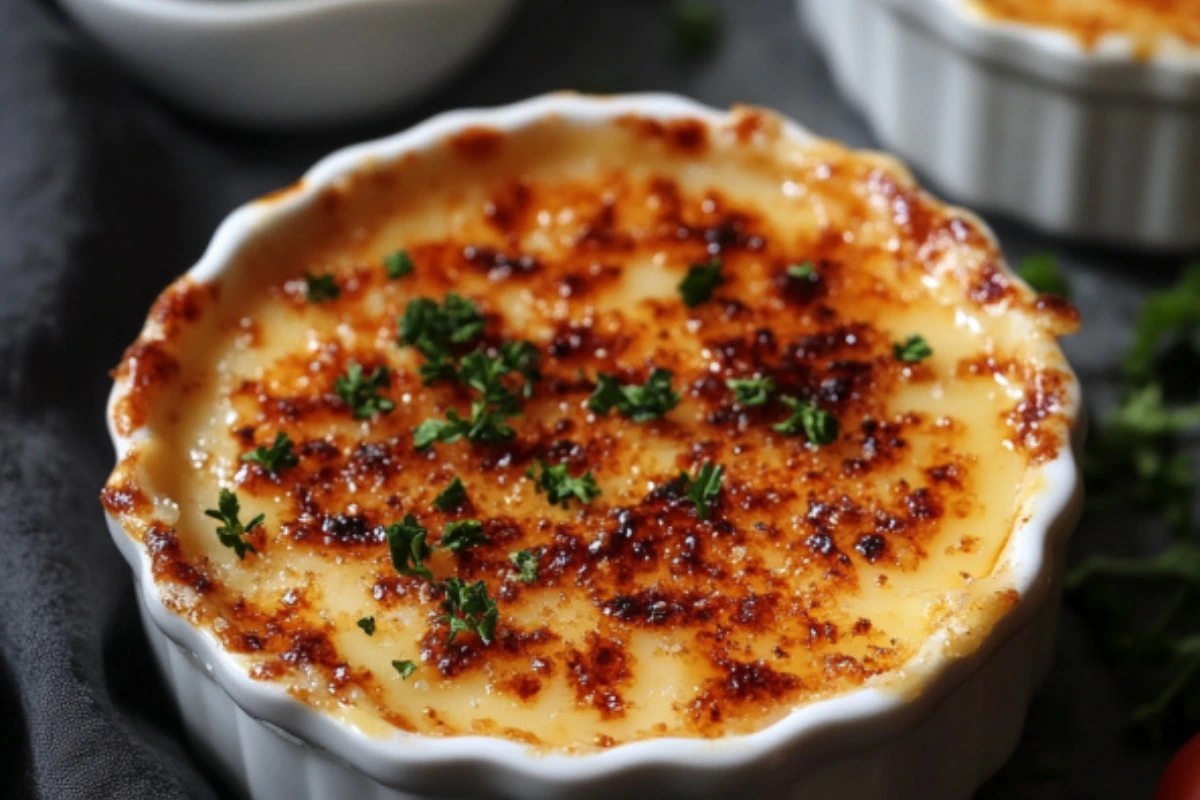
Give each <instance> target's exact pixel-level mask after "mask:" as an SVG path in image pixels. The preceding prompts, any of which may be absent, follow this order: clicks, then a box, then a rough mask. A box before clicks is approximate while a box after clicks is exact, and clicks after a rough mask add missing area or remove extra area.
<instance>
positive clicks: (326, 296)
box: [304, 272, 342, 303]
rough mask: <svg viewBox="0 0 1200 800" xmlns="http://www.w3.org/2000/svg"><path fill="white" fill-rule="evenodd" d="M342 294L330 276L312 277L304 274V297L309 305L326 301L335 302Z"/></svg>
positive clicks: (309, 274)
mask: <svg viewBox="0 0 1200 800" xmlns="http://www.w3.org/2000/svg"><path fill="white" fill-rule="evenodd" d="M341 293H342V290H341V289H340V288H339V287H338V285H337V281H336V280H334V277H333V275H332V274H328V273H327V274H325V275H313V274H311V273H308V272H306V273H304V296H305V298H307V299H308V302H310V303H324V302H325V301H326V300H336V299H337V296H338V295H339V294H341Z"/></svg>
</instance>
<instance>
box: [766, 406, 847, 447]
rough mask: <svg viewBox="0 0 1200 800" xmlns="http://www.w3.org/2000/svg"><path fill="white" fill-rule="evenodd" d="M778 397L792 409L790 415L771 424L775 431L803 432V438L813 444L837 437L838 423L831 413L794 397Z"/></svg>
mask: <svg viewBox="0 0 1200 800" xmlns="http://www.w3.org/2000/svg"><path fill="white" fill-rule="evenodd" d="M780 399H781V400H782V401H783V404H784V405H786V406H787V407H788V408H790V409H791V410H792V415H791V416H790V417H788V418H787V419H785V420H784V421H783V422H780V423H779V424H777V425H773V426H771V427H772V428H773V429H774V430H775V431H776V432H778V433H782V434H785V435H787V436H795V435H797V434H801V433H803V434H804V438H806V439H808V441H809V442H811V443H813V444H815V445H826V444H830V443H832V442H833V441H834V440H836V439H837V437H838V430H839V425H838V420H837V417H835V416H834V415H833V414H830V413H829V412H828V411H825V410H824V409H822V408H818V407H816V406H814V405H812V404H811V403H805V402H804V401H803V400H797V399H796V398H794V397H783V398H780Z"/></svg>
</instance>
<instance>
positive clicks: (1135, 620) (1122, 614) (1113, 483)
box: [1067, 265, 1200, 739]
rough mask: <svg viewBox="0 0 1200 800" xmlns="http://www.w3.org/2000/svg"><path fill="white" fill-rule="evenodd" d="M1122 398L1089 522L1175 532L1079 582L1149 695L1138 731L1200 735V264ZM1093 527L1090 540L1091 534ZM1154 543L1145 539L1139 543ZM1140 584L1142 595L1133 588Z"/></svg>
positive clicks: (1092, 443) (1107, 559) (1143, 347)
mask: <svg viewBox="0 0 1200 800" xmlns="http://www.w3.org/2000/svg"><path fill="white" fill-rule="evenodd" d="M1123 366H1124V370H1123V378H1124V380H1123V384H1124V385H1123V387H1122V396H1121V399H1120V402H1119V404H1118V405H1117V407H1116V409H1115V410H1114V411H1113V412H1112V413H1110V414H1109V416H1108V417H1107V419H1105V420H1104V423H1103V424H1102V425H1099V426H1093V432H1092V435H1091V436H1089V439H1088V444H1087V449H1086V451H1085V454H1084V476H1085V480H1086V485H1087V493H1086V494H1087V502H1086V505H1085V513H1086V514H1088V515H1094V516H1097V517H1098V516H1100V515H1103V516H1105V517H1112V516H1116V517H1118V519H1121V518H1122V517H1123V516H1124V515H1129V511H1130V509H1139V510H1141V511H1143V512H1149V516H1148V517H1146V516H1142V517H1134V516H1133V515H1129V516H1130V517H1132V518H1130V519H1128V520H1126V519H1121V524H1123V525H1131V526H1134V528H1133V529H1134V530H1137V531H1139V533H1140V531H1141V530H1143V529H1145V530H1147V531H1154V530H1155V529H1156V528H1157V529H1159V530H1161V529H1163V528H1166V529H1168V530H1169V531H1170V533H1171V534H1172V535H1173V539H1172V541H1171V542H1170V543H1169V544H1167V545H1166V546H1165V547H1164V548H1162V549H1160V550H1159V551H1158V552H1157V553H1155V554H1152V555H1137V556H1132V557H1117V556H1112V555H1106V554H1097V555H1092V556H1091V557H1090V558H1087V559H1085V560H1084V561H1083V562H1082V563H1081V564H1079V565H1078V566H1077V567H1076V568H1075V569H1074V570H1072V571H1071V572H1069V573H1068V575H1067V588H1068V589H1069V590H1070V591H1071V598H1072V600H1073V601H1074V602H1075V603H1077V604H1078V605H1079V606H1080V607H1081V609H1082V610H1083V611H1084V612H1085V613H1086V616H1085V620H1086V621H1087V622H1088V623H1089V624H1091V626H1092V628H1093V633H1094V634H1095V636H1096V637H1097V639H1099V640H1100V641H1101V642H1102V643H1103V645H1104V647H1103V649H1102V652H1103V653H1104V654H1105V655H1106V656H1107V657H1109V658H1111V659H1112V660H1113V661H1114V662H1115V663H1117V664H1118V665H1120V666H1121V667H1122V668H1123V671H1124V673H1125V674H1124V675H1123V676H1122V677H1123V678H1124V679H1125V680H1124V682H1125V683H1126V685H1128V686H1130V687H1133V688H1134V689H1135V691H1139V692H1141V693H1142V704H1141V705H1139V706H1138V707H1137V708H1135V709H1134V711H1133V713H1132V715H1131V717H1130V721H1131V723H1132V724H1133V725H1134V726H1136V727H1138V728H1140V729H1142V731H1143V732H1145V733H1148V734H1149V735H1150V738H1151V739H1159V738H1161V734H1162V733H1164V732H1166V731H1171V730H1174V729H1175V726H1178V729H1179V730H1182V731H1186V732H1189V733H1190V732H1192V731H1195V730H1196V728H1197V726H1200V625H1198V624H1197V619H1200V616H1197V613H1196V610H1197V609H1198V608H1200V530H1197V527H1196V524H1195V520H1194V519H1193V509H1194V505H1195V499H1196V490H1197V487H1196V473H1195V467H1194V462H1193V457H1192V456H1193V454H1194V443H1195V441H1196V436H1197V435H1198V434H1200V392H1197V383H1196V379H1195V375H1196V372H1197V369H1198V368H1200V265H1195V266H1193V267H1191V268H1190V269H1188V270H1187V271H1185V273H1184V275H1183V276H1182V278H1181V280H1180V281H1179V283H1178V284H1177V285H1176V286H1175V287H1173V288H1171V289H1168V290H1165V291H1159V292H1154V293H1152V294H1150V295H1149V296H1148V297H1147V298H1146V300H1145V302H1144V303H1143V305H1142V308H1141V312H1140V314H1139V316H1138V320H1137V324H1136V327H1135V329H1134V333H1133V341H1132V343H1131V345H1130V347H1129V349H1128V351H1127V352H1126V353H1125V358H1124V362H1123ZM1086 529H1087V526H1086V525H1085V526H1082V527H1081V530H1086ZM1138 538H1141V539H1142V540H1143V541H1146V540H1147V539H1146V538H1145V537H1138ZM1133 585H1136V587H1137V590H1136V591H1132V590H1131V588H1132V586H1133Z"/></svg>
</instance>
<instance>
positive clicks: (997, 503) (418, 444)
mask: <svg viewBox="0 0 1200 800" xmlns="http://www.w3.org/2000/svg"><path fill="white" fill-rule="evenodd" d="M263 202H268V203H269V202H277V200H276V199H273V198H268V199H266V200H264V201H263ZM1075 323H1076V319H1075V313H1074V311H1073V310H1072V309H1071V308H1070V307H1069V306H1067V305H1066V304H1065V303H1063V302H1061V301H1059V300H1056V299H1054V298H1037V297H1035V296H1033V295H1032V294H1030V293H1029V291H1028V290H1027V289H1026V288H1024V287H1023V286H1021V285H1019V284H1017V283H1016V282H1015V281H1014V280H1013V279H1012V278H1011V277H1010V276H1009V273H1007V271H1006V270H1005V269H1004V268H1003V267H1002V265H1001V257H1000V255H999V254H998V252H997V250H996V248H995V246H994V244H993V242H992V241H991V239H990V238H989V237H988V235H987V234H986V233H985V232H984V231H983V230H982V229H981V226H980V225H979V224H978V223H977V222H976V221H975V220H974V219H973V218H972V217H970V216H968V215H966V214H964V213H963V212H959V211H955V210H951V209H948V208H946V207H944V206H942V205H940V204H938V203H937V202H935V201H934V200H932V199H931V198H929V197H928V196H927V195H925V194H923V193H921V192H920V191H919V190H918V189H916V188H915V186H914V185H913V183H912V180H911V178H910V177H909V176H908V175H907V173H905V172H904V171H903V170H902V169H901V168H900V167H898V166H897V165H895V164H894V162H892V161H890V160H888V159H885V158H883V157H881V156H874V155H868V154H860V153H855V152H851V151H848V150H846V149H844V148H842V147H840V146H838V145H835V144H832V143H828V142H821V141H812V142H798V141H796V140H795V139H794V138H792V137H790V136H787V135H785V134H784V133H783V132H782V130H781V123H780V122H779V120H778V119H777V118H775V117H773V116H771V115H769V114H767V113H766V112H761V111H754V110H746V109H742V110H739V111H737V112H735V113H734V114H733V115H732V116H731V117H730V118H729V121H728V122H727V123H726V124H724V125H715V124H711V123H708V122H702V121H700V120H693V119H685V120H680V121H676V122H671V123H665V124H664V123H659V122H655V121H652V120H649V119H641V118H622V119H620V120H619V121H614V122H610V123H606V124H597V125H591V126H578V125H572V124H570V123H568V122H564V121H562V120H556V119H547V120H545V121H543V122H541V123H538V124H534V125H531V126H529V127H526V128H523V129H520V130H518V131H514V132H506V133H501V132H498V131H494V130H488V129H471V130H468V131H466V132H464V133H462V134H459V135H457V136H455V137H453V138H452V139H450V140H448V141H446V142H445V143H444V144H443V145H442V146H439V147H437V148H434V149H432V150H430V151H427V152H422V153H419V154H412V155H409V156H406V157H404V158H402V159H400V160H399V161H398V162H396V163H392V164H375V165H372V166H370V167H365V168H364V169H363V171H362V172H360V173H359V174H358V175H357V176H356V177H354V178H352V179H348V180H345V181H343V182H341V183H340V184H338V185H337V186H335V187H333V188H328V189H325V190H324V191H322V192H321V194H320V197H319V199H318V200H317V201H316V202H314V203H312V204H311V205H310V206H309V207H307V208H306V209H305V210H304V211H303V212H302V213H300V214H299V215H298V216H294V217H293V218H291V219H290V220H288V221H287V222H284V223H281V224H278V225H273V226H271V227H270V228H269V229H264V230H262V231H259V232H257V233H256V234H255V238H254V240H253V241H252V242H251V243H250V244H248V245H247V246H246V247H244V248H243V249H242V250H241V252H240V253H239V254H238V255H237V257H236V263H234V264H232V265H231V267H230V268H229V269H228V270H227V271H226V272H225V273H224V275H223V276H222V277H221V278H220V279H219V280H218V281H216V282H214V283H212V284H206V285H199V284H196V283H193V282H191V281H189V280H187V279H183V280H181V281H180V282H178V283H177V284H176V285H175V286H173V287H172V288H171V289H169V290H168V291H167V292H166V293H165V294H164V295H163V297H162V298H161V299H160V300H159V301H158V303H157V305H156V306H155V308H154V309H153V311H152V314H151V318H150V321H149V323H148V325H147V328H146V330H145V331H144V333H143V334H142V336H141V338H140V339H139V340H138V342H137V343H135V344H134V345H133V346H132V347H131V348H130V350H129V351H128V353H127V355H126V357H125V359H124V361H123V363H122V364H121V366H120V367H119V369H118V371H117V378H118V381H119V384H120V386H121V387H122V393H121V395H120V397H119V399H118V400H117V401H116V403H115V404H114V406H113V409H112V416H113V424H114V426H115V427H116V429H117V430H118V431H119V432H121V433H122V434H125V435H128V434H131V433H133V432H134V431H141V430H144V431H145V432H146V433H147V434H148V435H146V436H144V437H138V438H137V439H136V440H135V443H134V444H133V445H132V447H131V449H130V451H129V453H128V455H127V456H126V457H125V458H124V460H123V461H122V463H121V464H120V465H119V466H118V467H117V469H116V471H115V472H114V473H113V475H112V477H111V479H110V481H109V483H108V485H107V487H106V488H105V490H104V492H103V498H102V499H103V502H104V504H105V506H106V508H107V510H108V511H109V513H110V514H111V515H113V516H114V517H116V518H117V519H119V520H120V522H121V524H122V525H123V527H124V529H125V530H126V531H127V532H128V533H129V535H130V536H132V537H133V538H134V539H135V540H137V541H138V542H140V543H141V544H142V545H143V546H144V547H145V548H146V549H147V550H148V552H149V554H150V556H151V558H152V560H153V565H154V573H155V576H156V579H157V581H158V582H159V587H160V589H161V592H162V594H163V597H164V599H165V601H166V603H167V604H168V605H169V606H170V607H171V608H172V609H173V610H175V611H177V612H178V613H179V614H182V615H184V616H186V617H187V618H188V619H190V620H191V622H192V623H193V624H195V625H197V626H200V627H202V628H204V629H207V630H209V631H211V632H212V633H213V634H214V635H215V636H216V637H218V638H219V640H220V641H221V643H222V644H223V646H224V647H225V648H227V649H228V650H229V651H231V652H233V653H236V654H239V657H240V658H241V659H243V660H244V663H245V665H246V668H247V670H249V672H250V674H251V675H252V676H253V677H254V678H256V679H258V680H261V681H271V682H278V683H281V684H283V685H285V686H286V687H287V688H288V690H289V691H290V692H291V693H293V694H294V695H295V696H296V697H297V698H299V699H301V700H302V701H304V702H306V703H309V704H311V705H313V706H315V707H317V708H320V709H323V710H325V711H327V712H328V713H330V714H333V715H335V716H337V717H340V718H343V719H346V720H348V721H350V722H351V723H353V724H356V725H359V726H361V727H362V728H363V729H365V730H367V731H369V732H371V733H372V734H378V735H385V734H388V733H389V732H394V731H396V730H402V731H411V732H416V733H419V734H424V735H430V736H453V735H460V734H486V735H493V736H499V737H507V738H510V739H513V740H517V741H519V742H522V743H528V744H529V745H531V746H534V747H535V748H538V749H542V750H546V751H559V752H585V751H589V750H593V749H595V748H602V747H610V746H613V745H615V744H619V743H623V742H630V741H635V740H641V739H647V738H653V737H666V736H683V737H719V736H725V735H730V734H738V733H745V732H750V731H755V730H759V729H761V728H763V727H765V726H767V725H769V724H770V723H772V722H774V721H776V720H779V719H780V718H782V717H783V716H785V715H786V714H787V713H788V712H789V711H791V710H793V709H795V708H797V707H799V706H801V705H804V704H807V703H812V702H814V701H817V700H819V699H823V698H829V697H833V696H836V695H839V694H842V693H846V692H849V691H852V690H854V689H856V688H858V687H861V686H864V685H873V686H881V687H889V686H890V687H895V688H896V690H897V691H900V690H901V689H902V687H904V685H905V678H906V669H905V667H906V664H907V663H908V662H909V661H910V659H912V658H914V656H916V655H917V654H918V653H919V652H921V651H922V648H923V647H925V646H926V645H927V643H928V642H930V641H931V639H932V637H934V635H935V633H936V632H938V631H943V630H946V629H952V630H953V631H954V632H955V633H954V636H953V637H952V639H951V640H950V641H949V643H947V644H945V645H944V646H945V648H947V650H948V651H955V652H960V653H961V652H969V651H971V649H972V648H973V647H974V646H975V643H977V640H978V639H979V638H980V637H981V636H983V635H985V634H986V633H987V632H988V631H989V630H990V629H991V627H992V626H993V624H994V622H995V621H996V620H997V619H998V618H999V617H1000V616H1001V615H1003V614H1004V613H1005V612H1006V611H1007V610H1008V609H1009V608H1011V606H1012V604H1013V603H1014V602H1015V601H1016V596H1015V592H1014V591H1013V590H1012V588H1011V581H1010V580H1009V579H1008V577H1007V569H1006V559H1005V556H1004V549H1005V546H1006V543H1007V542H1008V540H1009V537H1010V535H1011V534H1012V532H1013V531H1014V529H1015V528H1016V527H1017V526H1019V525H1020V523H1021V522H1022V520H1023V519H1024V515H1025V514H1026V513H1027V506H1028V502H1029V499H1030V498H1031V497H1032V496H1033V495H1034V494H1036V493H1037V492H1038V491H1039V488H1040V483H1039V480H1040V478H1039V476H1040V469H1039V468H1040V466H1041V465H1042V464H1043V463H1045V462H1047V461H1049V460H1051V459H1054V458H1055V457H1056V455H1057V454H1058V453H1059V451H1060V449H1061V448H1064V447H1066V446H1068V437H1069V432H1068V429H1069V423H1070V417H1071V415H1072V414H1073V412H1074V406H1075V403H1076V389H1075V384H1074V379H1073V378H1072V377H1071V375H1070V372H1069V369H1068V368H1067V366H1066V364H1065V362H1064V360H1063V357H1062V355H1061V352H1060V351H1059V349H1058V346H1057V343H1056V336H1057V335H1059V334H1061V333H1065V332H1068V331H1069V330H1071V329H1073V327H1074V325H1075ZM910 688H911V687H910Z"/></svg>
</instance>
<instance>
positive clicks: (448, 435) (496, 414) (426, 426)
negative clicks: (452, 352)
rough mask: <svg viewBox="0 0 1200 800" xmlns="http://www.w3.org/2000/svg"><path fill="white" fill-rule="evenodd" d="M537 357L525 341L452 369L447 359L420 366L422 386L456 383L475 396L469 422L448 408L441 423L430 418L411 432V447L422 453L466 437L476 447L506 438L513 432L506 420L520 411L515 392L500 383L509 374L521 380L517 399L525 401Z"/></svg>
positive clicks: (468, 359) (482, 354)
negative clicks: (471, 391) (437, 383)
mask: <svg viewBox="0 0 1200 800" xmlns="http://www.w3.org/2000/svg"><path fill="white" fill-rule="evenodd" d="M540 360H541V353H540V352H538V349H537V348H536V347H534V346H533V345H532V344H530V343H529V342H505V343H504V344H502V345H501V346H500V347H499V349H498V350H497V351H496V355H495V356H491V355H489V354H488V353H487V352H486V351H484V350H476V351H474V352H472V353H470V354H468V355H467V356H465V357H464V358H463V359H462V362H461V363H460V364H459V365H458V367H455V366H454V363H453V362H452V361H451V360H450V358H449V356H446V355H444V354H443V355H439V356H437V358H436V359H434V358H431V360H430V361H428V362H427V363H426V364H424V365H423V366H422V367H421V376H422V378H423V379H424V381H425V383H427V384H428V383H431V382H434V381H436V380H443V379H444V380H459V381H461V382H462V383H463V384H465V385H467V386H469V387H470V388H472V389H474V390H475V391H477V392H479V394H480V395H481V396H480V398H479V399H477V400H475V401H474V402H473V403H472V404H471V417H470V419H464V418H463V417H462V416H460V415H459V413H458V412H457V411H455V410H454V409H451V410H450V411H448V412H447V413H446V419H445V420H439V419H430V420H426V421H425V422H423V423H421V424H420V425H418V426H417V427H416V428H415V429H414V430H413V444H414V446H415V447H416V448H417V449H418V450H421V449H424V448H426V447H429V446H430V445H432V444H434V443H435V442H445V443H451V442H457V441H458V440H459V439H462V438H464V437H465V438H466V439H467V440H468V441H471V442H476V443H495V442H503V441H506V440H508V439H511V438H512V437H513V436H514V435H515V433H516V432H515V431H514V430H513V429H512V427H510V426H509V424H508V422H507V419H508V418H509V417H512V416H515V415H517V414H519V413H520V411H521V401H520V400H519V399H518V397H517V393H516V392H514V391H513V389H512V388H511V387H510V385H508V384H506V383H505V381H504V379H505V377H506V376H507V375H509V374H510V373H514V372H517V373H520V374H521V375H522V376H523V377H524V379H525V381H524V384H523V385H522V386H521V388H520V392H519V393H520V394H521V395H522V396H524V397H529V396H530V395H531V394H532V393H533V385H534V383H536V382H537V381H538V380H540V379H541V377H542V376H541V373H540V372H538V363H539V361H540Z"/></svg>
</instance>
